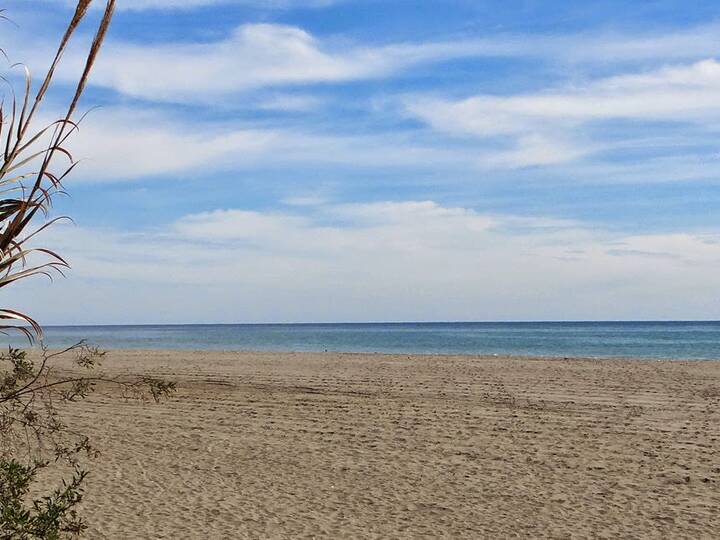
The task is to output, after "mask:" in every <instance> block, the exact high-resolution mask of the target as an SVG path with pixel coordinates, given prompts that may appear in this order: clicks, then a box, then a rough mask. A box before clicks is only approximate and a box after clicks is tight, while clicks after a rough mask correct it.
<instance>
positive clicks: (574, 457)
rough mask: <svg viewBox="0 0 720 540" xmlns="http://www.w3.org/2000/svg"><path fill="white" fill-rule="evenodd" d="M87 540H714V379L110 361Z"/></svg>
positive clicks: (283, 361)
mask: <svg viewBox="0 0 720 540" xmlns="http://www.w3.org/2000/svg"><path fill="white" fill-rule="evenodd" d="M105 367H106V371H108V372H131V373H146V374H153V375H158V374H161V375H163V376H165V377H167V378H170V379H172V380H176V381H177V382H178V385H179V392H178V394H177V396H176V397H174V398H172V399H171V400H170V401H168V402H165V403H163V404H161V405H155V404H152V403H137V402H131V401H130V402H128V401H123V400H122V399H120V398H119V396H113V395H112V394H107V393H101V394H98V395H95V396H94V397H92V398H91V399H90V400H89V401H88V402H87V403H85V404H82V405H80V406H78V407H76V408H75V409H74V412H73V413H72V414H71V415H70V418H69V419H70V420H71V422H72V423H73V425H75V426H77V427H80V428H82V429H85V430H87V431H88V432H89V433H90V435H91V436H92V437H93V439H94V440H95V442H96V443H97V445H98V446H99V447H100V449H101V450H102V452H103V455H102V457H101V458H100V459H99V460H98V461H97V462H94V463H92V464H91V469H92V475H91V477H90V478H89V481H88V486H87V487H88V490H87V501H86V503H85V510H86V516H87V517H88V520H89V522H90V525H91V529H90V531H89V534H88V537H89V538H114V539H115V538H118V539H132V538H153V539H154V538H178V539H186V538H188V539H189V538H202V539H224V538H537V537H542V538H718V537H720V452H719V450H720V362H658V361H632V360H627V361H592V360H542V359H505V358H478V357H422V356H411V357H409V356H386V355H369V354H366V355H354V354H265V353H263V354H255V353H215V352H169V351H153V352H140V351H134V352H130V351H113V352H111V353H110V354H109V356H108V358H107V360H106V362H105Z"/></svg>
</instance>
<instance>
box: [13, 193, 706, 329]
mask: <svg viewBox="0 0 720 540" xmlns="http://www.w3.org/2000/svg"><path fill="white" fill-rule="evenodd" d="M305 210H307V209H305ZM44 240H45V242H47V243H48V245H52V246H53V248H55V249H58V250H59V251H60V252H61V253H62V254H63V255H67V256H68V257H69V258H70V260H71V262H72V264H73V270H72V272H71V277H70V279H68V280H67V281H66V280H61V281H58V282H56V283H55V284H53V285H52V286H49V287H42V286H38V285H37V283H35V284H31V286H29V287H28V286H25V285H23V286H21V287H18V288H16V289H14V290H13V291H10V293H9V295H8V297H7V298H6V302H7V305H10V306H14V307H23V308H25V309H27V310H28V311H30V312H33V313H35V314H37V315H38V316H39V317H40V319H41V320H42V321H43V322H45V323H50V322H54V323H71V322H75V323H80V322H85V323H88V322H89V323H110V322H116V323H120V322H136V323H137V322H197V321H218V322H223V321H224V322H245V321H247V322H251V321H288V320H289V321H337V320H388V319H391V320H411V319H427V320H442V319H453V320H458V319H465V320H488V319H518V318H522V319H528V318H529V319H568V318H570V319H573V318H575V319H616V318H648V317H650V318H657V317H663V318H697V317H707V318H717V317H718V316H720V311H718V305H717V303H716V302H713V301H712V298H711V297H710V296H709V295H708V294H707V291H708V290H717V289H718V287H720V275H719V274H718V273H717V271H716V269H717V265H718V263H720V235H717V234H715V235H697V234H680V233H678V234H652V235H623V234H618V233H611V232H608V231H604V230H601V229H597V228H595V227H591V226H589V225H583V224H581V223H573V222H567V221H563V220H555V219H547V218H532V217H522V216H520V217H517V216H499V215H484V214H480V213H477V212H475V211H473V210H471V209H467V208H459V207H455V208H453V207H444V206H441V205H439V204H437V203H434V202H431V201H386V202H377V203H358V204H335V205H333V204H325V205H321V206H318V207H313V208H312V209H310V210H309V211H308V212H306V213H297V212H269V213H263V212H258V211H249V210H243V209H226V210H216V211H211V212H204V213H199V214H193V215H190V216H186V217H184V218H181V219H179V220H177V221H176V222H174V223H170V224H168V225H167V226H165V227H161V228H159V229H156V230H153V231H145V232H142V233H123V232H119V231H111V230H110V231H109V230H103V231H93V230H85V229H80V228H71V227H60V228H56V229H55V230H54V231H53V232H52V233H51V234H48V235H46V236H45V237H44ZM54 306H61V307H62V309H61V310H56V309H55V307H54ZM108 306H112V308H109V307H108Z"/></svg>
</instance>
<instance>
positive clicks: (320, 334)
mask: <svg viewBox="0 0 720 540" xmlns="http://www.w3.org/2000/svg"><path fill="white" fill-rule="evenodd" d="M45 332H46V339H45V342H46V344H47V345H48V346H50V347H53V348H54V347H62V346H68V345H71V344H73V343H75V342H77V341H80V340H82V339H85V340H88V341H89V342H90V343H93V344H95V345H98V346H99V347H101V348H105V349H204V350H253V351H325V350H327V351H342V352H385V353H416V354H417V353H430V354H498V355H520V356H553V357H564V356H583V357H598V358H610V357H639V358H670V359H673V358H687V359H720V321H716V322H572V323H567V322H558V323H555V322H542V323H530V322H522V323H378V324H265V325H253V324H240V325H157V326H154V325H148V326H54V327H47V328H46V329H45ZM13 343H14V344H22V345H23V346H25V345H26V343H24V342H22V341H20V340H13Z"/></svg>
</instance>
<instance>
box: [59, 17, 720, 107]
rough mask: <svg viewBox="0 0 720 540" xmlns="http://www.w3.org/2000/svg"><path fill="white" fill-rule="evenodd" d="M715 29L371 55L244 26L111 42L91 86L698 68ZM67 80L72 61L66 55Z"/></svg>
mask: <svg viewBox="0 0 720 540" xmlns="http://www.w3.org/2000/svg"><path fill="white" fill-rule="evenodd" d="M719 29H720V27H717V26H708V27H701V28H698V29H696V31H695V32H691V31H681V32H678V33H672V32H670V33H668V34H666V33H662V34H660V33H659V34H655V35H651V34H648V35H646V36H640V37H637V36H634V37H628V36H623V35H601V34H594V35H564V36H552V35H528V36H523V35H495V36H492V37H467V36H465V37H459V38H455V39H448V40H440V41H427V42H417V43H413V42H406V43H391V44H384V45H377V44H372V43H365V44H363V43H352V42H350V43H348V42H347V41H344V40H335V39H330V38H326V37H318V36H314V35H312V34H310V33H309V32H307V31H305V30H303V29H302V28H299V27H296V26H288V25H281V24H269V23H262V24H244V25H241V26H239V27H237V28H236V29H235V30H234V31H233V32H232V34H231V35H229V36H227V37H226V38H224V39H222V40H218V41H210V42H175V43H172V42H171V43H162V44H143V43H133V42H128V41H118V40H115V41H114V42H113V43H111V44H109V45H108V47H106V50H105V51H104V52H103V55H102V57H101V60H100V62H99V63H98V65H97V67H96V70H95V72H94V74H93V76H92V82H93V83H94V84H96V85H100V86H104V87H108V88H112V89H114V90H117V91H119V92H122V93H124V94H127V95H130V96H134V97H138V98H143V99H148V100H158V101H174V102H183V101H198V100H209V101H212V100H213V99H214V98H216V97H217V96H218V95H227V94H229V93H233V92H246V91H249V90H253V89H257V88H262V87H273V86H274V87H279V86H298V85H309V84H317V83H339V82H348V81H358V80H366V79H379V78H385V77H394V76H397V75H398V74H399V73H402V72H403V71H405V70H408V69H410V68H412V67H414V66H418V65H422V64H425V63H432V62H443V61H447V60H452V59H457V58H473V57H476V58H482V57H485V58H493V57H508V58H511V57H514V58H542V59H544V60H545V61H547V62H550V63H553V62H554V63H558V62H560V63H574V64H581V63H597V62H611V61H613V62H616V63H617V62H622V61H645V60H655V61H657V60H662V61H665V62H667V61H669V60H671V59H687V58H697V57H698V56H699V55H701V56H704V57H710V56H714V55H716V54H720V44H719V43H718V41H717V39H715V37H714V36H715V35H716V34H717V31H718V30H719ZM68 61H69V63H70V66H69V68H68V70H66V76H67V78H68V79H72V78H73V77H74V76H75V74H76V72H77V71H79V69H80V66H81V58H80V57H79V56H78V57H73V56H72V55H69V58H68Z"/></svg>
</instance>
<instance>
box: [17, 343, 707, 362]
mask: <svg viewBox="0 0 720 540" xmlns="http://www.w3.org/2000/svg"><path fill="white" fill-rule="evenodd" d="M90 345H92V343H90ZM19 348H21V349H22V348H23V347H19ZM99 349H100V350H101V351H104V352H106V353H107V354H108V355H110V354H115V353H119V354H126V353H127V354H138V353H140V354H142V353H146V354H150V355H154V354H169V353H176V354H181V355H182V354H211V355H212V354H223V355H224V354H236V355H309V356H339V357H344V356H372V357H409V358H411V359H423V358H426V359H449V358H464V359H472V360H477V361H480V360H502V359H504V360H528V361H548V362H551V361H586V362H604V361H609V362H614V361H622V362H720V356H718V357H717V358H684V357H676V358H675V357H674V358H670V357H668V358H656V357H642V356H572V355H571V356H561V355H558V356H553V355H548V356H543V355H518V354H487V353H478V354H472V353H413V352H382V351H334V350H326V351H312V350H309V351H298V350H281V349H280V350H266V349H259V350H256V349H193V348H178V349H174V348H167V347H164V348H157V349H150V348H137V349H136V348H117V349H115V348H102V347H99ZM27 350H28V351H33V353H35V354H37V353H38V352H39V350H40V349H39V347H36V346H34V347H29V348H27ZM48 350H49V351H53V352H56V351H60V350H63V349H61V348H56V347H53V348H48Z"/></svg>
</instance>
